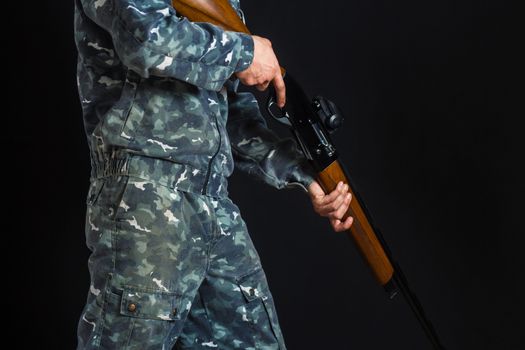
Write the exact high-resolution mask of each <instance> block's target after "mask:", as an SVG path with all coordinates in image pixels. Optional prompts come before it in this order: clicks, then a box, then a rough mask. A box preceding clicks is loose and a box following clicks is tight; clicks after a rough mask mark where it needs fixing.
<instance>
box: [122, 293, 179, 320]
mask: <svg viewBox="0 0 525 350" xmlns="http://www.w3.org/2000/svg"><path fill="white" fill-rule="evenodd" d="M179 299H180V298H179V296H178V295H176V294H175V293H167V292H161V291H155V292H152V291H145V290H141V289H138V288H132V287H125V288H124V290H123V293H122V300H121V302H120V313H121V314H122V315H127V316H131V317H140V318H147V319H152V320H165V321H171V320H177V319H179V307H178V306H179V305H178V304H179V302H180V300H179Z"/></svg>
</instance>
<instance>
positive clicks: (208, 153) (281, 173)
mask: <svg viewBox="0 0 525 350" xmlns="http://www.w3.org/2000/svg"><path fill="white" fill-rule="evenodd" d="M230 1H231V3H232V5H233V6H234V8H235V9H237V10H238V11H239V13H240V15H241V16H242V12H241V10H240V8H239V2H238V1H239V0H230ZM75 4H76V6H75V41H76V45H77V49H78V53H79V54H78V87H79V94H80V99H81V103H82V109H83V115H84V125H85V131H86V133H87V137H88V145H89V147H90V150H91V157H92V159H93V158H96V157H100V156H101V155H103V154H107V153H110V152H112V151H114V150H120V151H125V152H126V153H132V154H135V155H141V156H145V157H150V158H155V159H163V160H165V161H167V162H173V163H177V164H181V165H182V166H184V167H186V169H187V170H189V171H187V172H185V174H186V173H187V174H189V176H190V177H191V176H193V175H196V174H200V175H202V174H206V181H214V179H216V178H222V179H224V178H226V177H228V176H229V175H230V174H231V173H232V171H233V165H234V159H235V166H237V167H238V168H240V169H242V170H244V171H247V172H248V173H250V174H252V175H254V176H256V177H258V178H259V179H262V180H263V181H265V182H266V183H268V184H270V185H273V186H275V187H277V188H283V187H287V186H290V185H292V184H302V185H305V186H306V185H307V184H308V183H309V182H310V181H312V173H311V170H310V168H309V166H308V165H307V162H306V161H305V159H304V158H303V157H302V155H301V154H300V152H299V151H298V150H297V146H296V144H295V142H294V141H293V140H292V139H280V138H278V137H277V136H276V135H275V134H274V133H273V132H271V131H270V130H269V129H268V128H267V126H266V124H265V121H264V119H263V117H262V116H261V114H260V111H259V107H258V104H257V101H256V100H255V98H254V97H253V95H251V94H250V93H241V92H237V85H238V81H236V80H235V79H232V78H230V77H231V76H232V74H233V73H235V72H238V71H242V70H244V69H246V68H247V67H248V66H249V65H250V64H251V62H252V59H253V40H252V38H251V37H250V36H249V35H246V34H242V33H235V32H228V31H223V30H221V29H220V28H219V27H217V26H214V25H211V24H208V23H193V22H190V21H188V20H187V19H186V18H182V17H181V16H178V14H177V12H176V10H175V9H174V8H173V7H172V5H171V1H170V0H75Z"/></svg>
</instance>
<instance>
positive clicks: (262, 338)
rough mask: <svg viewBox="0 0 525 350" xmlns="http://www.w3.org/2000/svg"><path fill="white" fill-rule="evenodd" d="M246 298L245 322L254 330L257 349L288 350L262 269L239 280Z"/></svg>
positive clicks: (240, 287)
mask: <svg viewBox="0 0 525 350" xmlns="http://www.w3.org/2000/svg"><path fill="white" fill-rule="evenodd" d="M237 283H238V286H239V289H240V291H241V292H242V294H243V296H244V300H245V302H246V304H245V310H243V311H245V312H246V315H243V318H245V321H248V322H250V323H251V324H252V327H253V328H254V342H255V344H254V345H255V348H256V349H259V348H264V349H280V350H286V347H285V345H284V339H283V335H282V332H281V328H280V326H279V320H278V318H277V312H276V311H275V305H274V302H273V298H272V294H271V293H270V290H269V288H268V282H267V281H266V276H265V275H264V271H263V270H262V269H258V270H256V271H254V272H252V273H250V274H248V275H245V276H242V277H240V278H239V279H238V280H237Z"/></svg>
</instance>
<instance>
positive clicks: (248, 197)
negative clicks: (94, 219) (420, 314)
mask: <svg viewBox="0 0 525 350" xmlns="http://www.w3.org/2000/svg"><path fill="white" fill-rule="evenodd" d="M10 6H12V8H11V9H9V8H8V9H7V11H6V12H5V13H4V17H5V20H6V21H7V24H8V30H7V31H5V32H4V35H5V37H4V38H6V39H8V41H9V42H8V44H9V45H7V50H6V51H4V52H3V56H4V60H5V59H6V58H7V60H6V61H4V62H6V63H4V64H5V66H4V67H3V68H4V69H3V74H4V76H5V75H7V77H8V84H6V85H5V86H4V87H5V88H7V89H8V91H9V93H8V95H7V100H8V101H7V103H8V109H7V113H6V114H4V115H3V123H4V124H3V126H4V128H3V136H4V137H2V138H1V140H2V141H1V142H2V150H3V154H4V155H7V159H4V161H3V162H2V163H3V164H2V173H3V176H4V177H5V180H4V181H3V189H4V191H5V192H6V193H9V194H10V195H11V196H10V197H8V198H9V199H7V198H6V197H5V196H4V201H3V202H4V205H5V206H6V209H7V210H5V209H4V210H3V213H4V215H6V217H5V218H4V219H3V221H4V224H3V227H4V229H5V231H4V232H3V238H4V240H3V243H4V244H3V252H4V257H7V258H8V259H7V260H6V262H5V263H4V264H3V270H4V273H5V274H6V275H7V276H8V277H6V279H5V280H4V282H5V283H6V284H5V285H4V292H7V294H8V297H7V298H3V300H4V303H7V304H9V305H8V306H9V307H10V308H11V309H12V310H13V314H12V315H13V317H10V318H9V319H8V322H10V323H11V324H12V325H14V326H15V328H16V329H17V330H19V331H23V332H24V336H23V337H20V336H18V337H17V338H16V339H17V341H21V343H20V344H19V346H18V345H17V346H16V348H26V347H27V348H38V349H44V348H46V349H71V348H73V347H74V346H75V328H76V322H77V319H78V317H79V314H80V311H81V308H82V305H83V302H84V300H85V296H86V293H87V289H88V285H89V282H88V274H87V265H86V260H87V257H88V250H87V248H86V247H85V244H84V236H83V225H84V211H85V204H84V202H85V195H86V191H87V186H88V181H89V159H88V150H87V145H86V142H85V136H84V133H83V127H82V118H81V112H80V107H79V102H78V97H77V93H76V83H75V63H76V52H75V47H74V43H73V26H72V21H73V4H72V2H62V1H61V2H47V3H44V2H38V3H24V4H18V5H10ZM243 7H244V9H245V12H246V16H247V20H248V24H249V26H250V28H251V29H252V31H253V32H254V33H256V34H258V35H261V36H266V37H268V38H270V39H271V40H272V42H273V44H274V48H275V50H276V52H277V54H278V57H279V58H280V62H281V64H282V65H283V66H285V67H287V68H288V70H289V71H290V72H291V74H293V75H294V76H295V77H296V79H298V80H299V81H300V82H301V83H302V84H303V86H304V88H305V90H306V91H307V92H308V93H310V94H312V95H314V94H323V95H324V96H326V97H329V98H330V99H332V100H333V101H335V102H337V104H338V105H339V106H340V108H341V109H342V110H343V111H344V113H345V115H346V124H345V126H344V128H343V129H342V130H341V131H340V132H339V133H338V134H337V135H336V136H335V142H336V144H337V146H338V148H339V150H340V153H341V159H342V161H343V162H344V163H346V165H347V166H348V168H349V169H350V172H351V175H352V178H353V180H354V182H355V183H356V185H357V188H358V190H359V191H360V192H361V195H362V196H363V198H364V199H365V200H366V203H367V206H368V207H369V209H370V211H371V212H372V213H373V216H374V218H375V221H376V223H377V224H378V226H380V227H381V228H382V231H383V234H384V236H385V238H386V240H387V241H388V242H389V244H390V246H391V249H392V251H393V253H394V256H395V257H396V258H397V260H398V261H399V262H400V264H401V265H402V266H403V268H404V270H405V274H406V275H407V277H408V278H409V280H410V282H411V284H412V287H413V289H414V290H415V291H416V292H417V293H418V295H419V297H420V299H421V302H422V303H423V305H424V307H425V309H426V312H427V314H428V316H429V318H430V319H431V320H433V322H434V324H435V326H436V329H437V331H438V333H439V334H440V335H441V337H442V340H443V343H444V344H445V345H446V347H447V348H448V349H495V350H496V349H519V348H522V347H520V345H519V344H520V343H523V341H524V331H525V325H524V322H523V317H522V314H523V312H524V311H525V309H524V307H523V297H522V294H523V289H522V288H521V286H522V285H523V283H522V280H523V277H524V272H523V269H524V267H525V261H524V258H523V255H522V249H523V241H524V240H523V235H524V233H525V230H524V227H523V223H522V216H523V207H524V206H523V204H522V202H521V198H522V197H523V195H524V194H525V191H524V186H523V159H524V156H523V151H524V149H525V148H524V144H523V140H522V133H523V127H522V126H521V124H522V123H521V119H522V118H523V117H524V113H523V108H522V106H521V103H522V101H523V94H522V93H518V91H519V88H520V87H521V88H522V85H523V83H522V81H520V80H519V79H518V75H517V72H518V67H519V66H520V65H521V64H520V62H519V59H518V58H517V48H519V46H523V40H522V38H521V40H520V38H519V35H518V32H517V30H518V22H517V21H514V20H513V19H512V16H511V15H512V13H513V12H514V11H516V10H515V9H512V8H510V7H509V6H508V5H507V4H506V2H504V1H479V0H478V1H464V0H461V1H452V0H443V1H407V0H398V1H386V0H367V1H365V0H349V1H336V0H323V1H310V0H308V1H306V0H303V1H299V0H296V1H282V0H281V1H276V0H267V1H248V0H244V2H243ZM6 21H4V24H5V23H6ZM4 96H5V95H4ZM271 125H272V126H274V124H273V123H271ZM276 127H277V126H276ZM280 132H283V133H285V130H282V129H281V131H280ZM230 189H231V190H230V192H231V196H232V198H233V199H234V201H236V202H237V203H238V204H239V206H240V207H241V209H242V210H243V217H244V218H245V220H246V221H247V223H248V227H249V228H250V231H251V234H252V237H253V240H254V241H255V244H256V246H257V248H258V250H259V253H260V255H261V258H262V260H263V265H264V266H265V270H266V273H267V275H268V279H269V281H270V285H271V287H272V291H273V294H274V297H275V299H276V303H277V307H278V311H279V317H280V320H281V324H282V328H283V331H284V333H285V337H286V340H287V345H288V348H289V349H291V350H296V349H371V350H373V349H386V348H387V347H388V348H391V349H428V348H430V347H429V345H428V343H427V341H426V339H425V338H424V335H423V333H422V331H421V330H420V328H419V326H418V324H417V323H416V321H415V319H414V317H413V316H412V315H411V313H410V311H409V309H408V307H407V306H406V305H405V304H404V302H403V300H402V299H398V300H394V301H389V300H387V297H386V295H385V294H384V293H383V291H382V290H381V288H380V287H379V286H378V285H376V283H375V281H374V280H373V278H372V276H371V274H370V272H369V271H368V269H367V268H366V266H365V265H364V264H363V262H362V260H361V258H360V257H359V255H358V254H357V252H356V250H355V248H354V247H353V245H352V243H351V242H350V241H349V240H348V239H347V237H346V236H345V235H344V234H335V233H332V232H331V230H330V228H329V225H328V223H327V222H326V221H325V220H323V219H321V218H319V217H317V216H316V215H315V214H314V213H313V212H312V210H311V205H310V203H309V200H308V198H307V196H306V195H305V194H304V193H301V192H300V191H297V190H287V191H277V190H273V189H271V188H269V187H267V186H265V185H262V184H260V183H257V182H254V181H253V180H251V179H249V178H247V177H246V176H245V175H242V174H235V175H234V176H233V179H232V181H231V185H230ZM522 346H523V345H522Z"/></svg>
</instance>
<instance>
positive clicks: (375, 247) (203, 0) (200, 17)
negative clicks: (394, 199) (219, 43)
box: [173, 0, 394, 286]
mask: <svg viewBox="0 0 525 350" xmlns="http://www.w3.org/2000/svg"><path fill="white" fill-rule="evenodd" d="M173 7H174V8H175V9H176V10H177V12H178V13H179V14H181V15H182V16H184V17H186V18H188V19H189V20H191V21H194V22H208V23H212V24H215V25H218V26H220V27H222V28H223V29H225V30H229V31H235V32H242V33H247V34H249V33H250V31H249V30H248V28H247V27H246V25H245V24H244V23H243V22H242V20H241V18H240V17H239V15H238V14H237V12H236V11H235V10H234V9H233V8H232V7H231V5H230V3H229V2H228V0H173ZM281 71H282V72H283V73H284V69H283V68H281ZM339 181H343V182H344V183H347V184H348V185H349V186H350V183H349V181H348V180H347V178H346V176H345V174H344V172H343V170H342V168H341V165H340V164H339V162H338V161H335V162H333V163H332V164H331V165H330V166H328V167H327V168H326V169H325V170H323V171H322V172H321V173H320V174H319V183H320V184H321V186H322V187H323V188H324V190H325V191H328V192H331V191H332V190H334V189H335V188H336V186H337V184H338V182H339ZM349 191H350V193H352V196H353V199H352V202H351V203H350V208H349V209H348V211H347V213H346V214H345V218H347V217H348V216H352V217H353V218H354V223H353V224H352V227H351V228H350V231H349V232H348V234H349V236H351V237H352V239H353V240H354V241H355V243H356V245H357V247H358V249H359V251H360V252H361V254H362V255H363V258H364V259H365V260H366V262H367V263H368V265H369V266H370V268H371V269H372V271H373V273H374V275H375V277H376V279H377V280H378V281H379V283H380V284H381V285H382V286H384V285H386V284H387V283H388V282H389V281H390V280H391V278H392V275H393V272H394V268H393V267H392V264H391V262H390V260H389V259H388V256H387V255H386V253H385V251H384V249H383V246H382V245H381V243H380V242H379V240H378V238H377V236H376V234H375V232H374V229H373V228H372V226H371V224H370V222H369V220H368V218H367V217H366V214H365V212H364V211H363V208H362V206H361V204H360V203H359V201H358V199H357V198H356V196H355V195H354V191H353V189H352V188H350V190H349Z"/></svg>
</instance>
